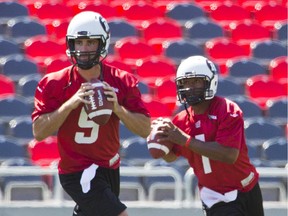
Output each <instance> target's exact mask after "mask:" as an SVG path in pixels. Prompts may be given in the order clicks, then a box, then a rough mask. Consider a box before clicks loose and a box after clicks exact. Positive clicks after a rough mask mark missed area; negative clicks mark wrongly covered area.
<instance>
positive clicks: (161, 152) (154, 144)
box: [147, 127, 173, 159]
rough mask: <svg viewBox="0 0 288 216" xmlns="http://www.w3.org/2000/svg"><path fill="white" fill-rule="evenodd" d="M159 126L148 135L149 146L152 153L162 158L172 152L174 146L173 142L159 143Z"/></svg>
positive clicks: (154, 156) (155, 156) (156, 157)
mask: <svg viewBox="0 0 288 216" xmlns="http://www.w3.org/2000/svg"><path fill="white" fill-rule="evenodd" d="M157 130H158V128H157V127H154V128H153V129H152V131H151V133H150V134H149V136H148V137H147V147H148V150H149V153H150V155H151V156H152V157H153V158H155V159H158V158H162V157H163V156H165V155H166V154H168V153H169V152H170V150H171V149H172V147H173V143H171V142H163V143H159V142H158V141H157V140H158V139H159V138H160V136H159V134H156V132H157Z"/></svg>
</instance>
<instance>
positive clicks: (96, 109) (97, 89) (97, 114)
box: [84, 79, 113, 125]
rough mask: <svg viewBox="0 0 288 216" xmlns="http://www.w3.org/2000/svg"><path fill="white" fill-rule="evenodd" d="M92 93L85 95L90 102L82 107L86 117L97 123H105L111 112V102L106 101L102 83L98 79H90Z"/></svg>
mask: <svg viewBox="0 0 288 216" xmlns="http://www.w3.org/2000/svg"><path fill="white" fill-rule="evenodd" d="M91 83H92V86H93V87H94V94H93V95H90V96H87V97H85V99H86V100H88V101H90V104H85V105H84V108H85V111H86V113H87V115H88V117H89V118H90V119H91V120H93V121H94V122H95V123H96V124H98V125H104V124H106V123H107V122H108V121H109V119H110V116H111V114H112V108H113V103H112V102H111V101H108V100H107V98H106V95H105V94H104V89H103V86H104V84H103V83H102V82H101V81H100V80H98V79H97V80H92V81H91Z"/></svg>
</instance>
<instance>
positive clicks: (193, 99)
mask: <svg viewBox="0 0 288 216" xmlns="http://www.w3.org/2000/svg"><path fill="white" fill-rule="evenodd" d="M193 78H203V79H204V83H205V84H204V87H203V88H190V87H184V82H185V80H186V79H193ZM210 83H211V81H210V79H209V77H207V76H204V75H203V76H201V75H198V76H197V77H195V76H186V77H179V78H177V79H176V85H177V94H178V99H179V101H180V103H181V104H185V105H190V106H191V105H197V104H199V103H200V102H202V101H204V100H205V99H206V97H211V96H212V94H213V92H212V91H211V90H210Z"/></svg>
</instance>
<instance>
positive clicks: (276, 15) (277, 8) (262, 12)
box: [254, 2, 287, 29]
mask: <svg viewBox="0 0 288 216" xmlns="http://www.w3.org/2000/svg"><path fill="white" fill-rule="evenodd" d="M254 17H255V20H257V21H258V22H260V23H261V24H262V25H263V26H266V27H267V28H271V29H272V28H273V25H274V24H275V22H276V21H285V20H287V6H284V5H281V4H275V3H268V2H267V3H266V4H259V5H258V7H255V12H254Z"/></svg>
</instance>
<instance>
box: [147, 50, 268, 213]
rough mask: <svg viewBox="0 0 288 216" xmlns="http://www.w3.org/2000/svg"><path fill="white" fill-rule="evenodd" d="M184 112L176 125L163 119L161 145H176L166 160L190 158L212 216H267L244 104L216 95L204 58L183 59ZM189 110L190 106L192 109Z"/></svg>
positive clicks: (179, 74)
mask: <svg viewBox="0 0 288 216" xmlns="http://www.w3.org/2000/svg"><path fill="white" fill-rule="evenodd" d="M175 82H176V85H177V92H178V98H179V101H180V102H181V103H182V104H184V106H185V108H186V109H185V110H183V111H180V112H179V113H177V114H176V116H175V117H174V118H173V120H172V121H171V120H170V119H167V118H166V119H163V118H159V119H157V120H155V121H153V124H152V127H154V126H155V127H158V123H161V125H162V126H161V127H160V129H161V130H159V131H158V135H159V136H162V138H160V139H159V140H158V142H167V141H169V142H172V143H174V146H173V148H172V150H171V151H170V152H169V153H168V154H167V155H166V156H164V157H163V159H164V160H166V161H168V162H172V161H174V160H176V159H177V158H178V157H179V156H182V157H184V158H186V159H187V161H188V163H189V165H190V166H191V167H192V168H193V171H194V173H195V175H196V177H197V179H198V187H199V191H200V198H201V200H202V203H203V209H204V211H205V215H207V216H224V215H227V216H228V215H229V216H230V215H233V216H243V215H246V216H254V215H257V216H263V215H264V213H263V204H262V202H263V201H262V195H261V190H260V188H259V184H258V179H259V174H258V172H257V171H256V169H255V167H254V166H253V164H251V162H250V160H249V158H248V150H247V145H246V140H245V134H244V120H243V113H242V111H241V109H240V108H239V106H238V105H237V104H236V103H234V102H232V101H231V100H228V99H226V98H223V97H219V96H216V92H217V84H218V75H217V69H216V67H215V65H214V64H213V63H212V62H211V61H210V60H208V59H207V58H205V57H203V56H191V57H189V58H187V59H185V60H183V61H182V62H181V63H180V65H179V67H178V70H177V75H176V79H175ZM188 106H189V107H188Z"/></svg>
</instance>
